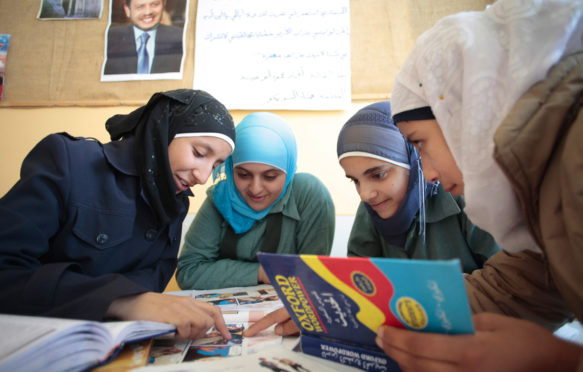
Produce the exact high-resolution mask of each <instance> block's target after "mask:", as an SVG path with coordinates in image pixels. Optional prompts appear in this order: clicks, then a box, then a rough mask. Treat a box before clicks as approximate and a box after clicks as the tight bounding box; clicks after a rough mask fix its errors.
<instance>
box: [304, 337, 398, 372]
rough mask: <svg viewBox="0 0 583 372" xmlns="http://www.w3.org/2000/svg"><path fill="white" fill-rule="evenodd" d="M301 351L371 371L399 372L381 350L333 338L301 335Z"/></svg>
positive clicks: (395, 365) (394, 363)
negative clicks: (349, 343)
mask: <svg viewBox="0 0 583 372" xmlns="http://www.w3.org/2000/svg"><path fill="white" fill-rule="evenodd" d="M301 345H302V351H303V352H304V353H306V354H310V355H314V356H317V357H320V358H323V359H328V360H331V361H334V362H337V363H341V364H345V365H349V366H352V367H356V368H360V369H362V370H365V371H371V372H401V369H400V368H399V365H398V364H397V363H396V362H395V361H394V360H392V359H391V358H389V357H388V356H387V355H386V354H384V353H383V352H381V351H378V352H376V351H374V350H369V349H365V348H361V347H358V346H353V345H348V344H345V343H341V342H336V341H333V340H327V339H322V338H318V337H312V336H306V335H302V336H301Z"/></svg>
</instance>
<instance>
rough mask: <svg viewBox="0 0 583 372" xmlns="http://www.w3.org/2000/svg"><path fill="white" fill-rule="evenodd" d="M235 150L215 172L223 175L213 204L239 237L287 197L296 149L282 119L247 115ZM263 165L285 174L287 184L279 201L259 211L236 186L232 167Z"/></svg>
mask: <svg viewBox="0 0 583 372" xmlns="http://www.w3.org/2000/svg"><path fill="white" fill-rule="evenodd" d="M235 130H236V133H237V141H236V147H235V151H234V152H233V153H232V154H231V156H229V157H228V158H227V160H226V161H225V164H224V165H223V166H221V167H220V168H217V169H216V174H215V178H216V177H217V176H218V174H219V173H221V176H220V178H223V179H222V180H221V181H219V182H218V183H217V184H216V186H215V189H214V192H213V201H214V203H215V206H216V207H217V209H218V210H219V212H220V213H221V215H222V216H223V218H224V219H225V220H226V221H227V222H228V223H229V224H230V225H231V227H232V228H233V230H234V231H235V233H236V234H241V233H244V232H247V231H248V230H249V229H250V228H251V227H252V226H253V224H254V223H255V221H257V220H260V219H262V218H263V217H265V216H266V215H267V214H268V213H269V211H270V210H271V208H272V207H273V206H274V205H275V204H277V202H278V201H279V200H280V199H281V198H282V197H283V196H284V195H285V193H286V191H287V190H288V188H291V187H290V182H291V181H292V179H293V177H294V174H295V172H296V162H297V156H298V155H297V147H296V140H295V137H294V134H293V132H292V130H291V128H290V126H289V125H288V124H287V123H286V122H285V121H284V120H283V119H282V118H280V117H279V116H277V115H275V114H272V113H269V112H256V113H252V114H249V115H247V116H246V117H245V118H243V120H242V121H241V123H239V124H238V125H237V127H236V129H235ZM245 163H261V164H267V165H270V166H273V167H276V168H278V169H280V170H282V171H284V172H285V173H286V178H285V185H284V188H283V191H282V192H281V195H280V196H279V198H278V199H277V200H276V201H275V202H274V203H273V204H271V205H270V206H269V207H267V208H265V209H263V210H261V211H256V210H254V209H253V208H251V207H249V205H247V203H246V202H245V200H244V199H243V197H242V196H241V194H239V191H238V190H237V187H236V186H235V180H234V176H233V168H234V167H236V166H237V165H239V164H245Z"/></svg>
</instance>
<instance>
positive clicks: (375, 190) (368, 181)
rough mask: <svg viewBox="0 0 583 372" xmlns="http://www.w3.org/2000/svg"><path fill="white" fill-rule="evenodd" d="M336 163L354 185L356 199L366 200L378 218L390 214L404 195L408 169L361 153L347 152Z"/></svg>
mask: <svg viewBox="0 0 583 372" xmlns="http://www.w3.org/2000/svg"><path fill="white" fill-rule="evenodd" d="M340 165H341V166H342V168H343V169H344V172H345V173H346V177H348V178H349V179H351V180H352V181H353V182H354V185H355V186H356V192H358V195H360V200H362V201H363V202H365V203H367V204H368V205H370V206H371V207H372V209H374V210H375V212H377V213H378V215H379V216H380V217H381V218H384V219H387V218H390V217H392V216H393V215H394V214H395V213H396V212H397V210H398V209H399V207H400V206H401V203H402V202H403V200H404V199H405V196H406V195H407V184H408V183H409V170H407V169H405V168H403V167H399V166H398V165H394V164H391V163H388V162H386V161H382V160H379V159H373V158H368V157H364V156H349V157H346V158H344V159H342V160H340Z"/></svg>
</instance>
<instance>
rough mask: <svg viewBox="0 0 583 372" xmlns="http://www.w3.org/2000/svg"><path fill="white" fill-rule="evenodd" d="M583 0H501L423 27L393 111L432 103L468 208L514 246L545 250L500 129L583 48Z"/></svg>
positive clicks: (500, 241)
mask: <svg viewBox="0 0 583 372" xmlns="http://www.w3.org/2000/svg"><path fill="white" fill-rule="evenodd" d="M582 14H583V3H582V2H581V1H569V0H545V1H540V0H524V1H515V0H499V1H497V2H496V3H494V4H493V5H491V6H489V7H488V8H486V10H484V11H481V12H465V13H459V14H455V15H452V16H448V17H445V18H443V19H442V20H440V21H439V22H438V23H436V24H435V26H434V27H433V28H431V29H430V30H428V31H426V32H425V33H423V34H422V35H421V36H420V37H419V38H418V39H417V42H416V44H415V47H414V49H413V51H412V52H411V54H410V55H409V57H408V58H407V60H406V61H405V63H404V65H403V67H402V68H401V70H400V71H399V72H398V74H397V76H396V78H395V85H394V87H393V90H392V104H393V115H394V119H395V121H397V120H398V117H397V115H398V114H402V113H406V112H408V111H410V110H414V109H418V108H422V107H426V106H430V107H431V110H432V112H433V114H434V115H435V118H436V120H437V122H438V123H439V125H440V127H441V130H442V131H443V134H444V136H445V139H446V141H447V143H448V145H449V147H450V149H451V151H452V154H453V156H454V159H455V161H456V163H457V165H458V166H459V168H460V169H461V171H462V174H463V177H464V184H465V191H464V194H465V195H464V196H465V201H466V208H465V212H466V213H467V215H468V216H469V218H470V219H471V220H472V222H473V223H475V224H476V225H478V226H479V227H480V228H482V229H484V230H486V231H488V232H489V233H491V234H492V235H493V236H494V238H495V239H496V241H497V242H498V244H500V246H501V247H503V248H504V249H505V250H507V251H511V252H518V251H522V250H525V249H530V250H533V251H540V249H539V248H538V247H537V246H536V243H535V242H534V240H533V238H532V237H531V236H530V234H529V233H528V230H527V228H526V225H525V221H524V219H523V217H522V214H521V209H520V205H519V201H518V198H517V196H516V194H515V193H514V191H513V189H512V186H511V184H510V183H509V181H508V179H507V178H506V177H505V176H504V174H503V173H502V171H501V169H500V168H499V167H498V166H497V164H496V163H495V161H494V159H493V157H492V154H493V152H494V141H493V136H494V132H495V131H496V129H497V128H498V125H499V124H500V123H501V122H502V120H503V119H504V118H505V117H506V115H507V114H508V112H509V111H510V109H511V108H512V106H513V105H514V103H515V102H516V101H517V100H518V98H520V96H521V95H522V94H523V93H524V92H525V91H526V90H527V89H528V88H530V86H532V85H533V84H534V83H535V82H537V81H539V80H541V79H543V78H544V77H545V76H546V74H547V71H548V70H549V68H550V67H551V66H552V65H554V64H555V63H557V62H558V61H559V59H560V58H561V57H562V56H563V55H566V54H570V53H573V52H576V51H578V50H581V49H582V48H581V41H582V39H581V35H582V31H583V27H582V26H583V24H582V22H581V18H582Z"/></svg>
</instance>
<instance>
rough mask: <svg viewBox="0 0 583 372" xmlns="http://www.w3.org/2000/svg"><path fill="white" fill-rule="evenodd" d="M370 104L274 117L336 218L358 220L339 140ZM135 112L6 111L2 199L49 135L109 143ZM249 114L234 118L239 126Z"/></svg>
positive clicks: (0, 161) (195, 203)
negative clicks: (116, 123)
mask: <svg viewBox="0 0 583 372" xmlns="http://www.w3.org/2000/svg"><path fill="white" fill-rule="evenodd" d="M365 105H366V103H358V104H357V103H355V104H352V105H351V107H350V108H349V109H347V110H346V111H330V112H322V111H317V112H311V111H274V112H275V113H277V114H279V115H280V116H282V117H283V118H284V119H285V120H286V121H287V122H288V123H289V124H290V125H291V126H292V128H293V130H294V133H295V135H296V139H297V143H298V171H299V172H308V173H312V174H314V175H315V176H317V177H318V178H319V179H320V180H322V182H323V183H324V184H325V185H326V186H327V187H328V190H330V193H331V194H332V198H333V200H334V204H335V206H336V214H338V215H354V214H355V212H356V207H357V205H358V201H359V199H358V195H357V194H356V192H355V190H354V185H353V184H352V183H351V182H349V181H348V179H347V178H345V177H344V173H343V171H342V168H340V166H339V165H338V161H337V158H336V139H337V136H338V132H339V131H340V128H341V127H342V125H343V124H344V122H345V121H346V120H347V119H348V118H350V116H352V114H354V113H355V112H356V111H358V110H359V109H360V108H362V107H364V106H365ZM134 108H135V107H128V106H120V107H91V108H85V107H67V108H64V107H53V108H0V133H1V134H0V174H2V177H1V178H0V195H4V194H5V193H6V192H7V191H8V190H9V189H10V187H12V185H13V184H14V183H15V182H16V181H17V180H18V176H19V172H20V164H21V163H22V160H23V159H24V157H25V156H26V154H27V153H28V152H29V151H30V149H31V148H32V147H33V146H34V145H35V144H36V143H37V142H38V141H39V140H41V139H42V138H43V137H44V136H45V135H47V134H49V133H54V132H62V131H66V132H69V133H71V134H72V135H75V136H85V137H95V138H97V139H99V140H101V141H108V140H109V137H108V134H107V132H106V130H105V127H104V123H105V120H106V119H107V118H109V117H110V116H112V115H114V114H118V113H119V114H124V113H128V112H130V111H132V110H133V109H134ZM248 113H249V111H234V112H232V115H233V118H234V120H235V123H238V122H239V121H241V119H242V118H243V117H244V116H245V115H246V114H248ZM209 184H210V181H209V183H207V185H204V186H195V187H194V188H193V192H194V193H195V195H197V196H196V197H195V198H193V199H191V207H190V213H196V211H197V210H198V208H199V207H200V204H201V203H202V201H203V200H204V197H205V193H204V190H205V189H206V188H207V187H208V185H209Z"/></svg>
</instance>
